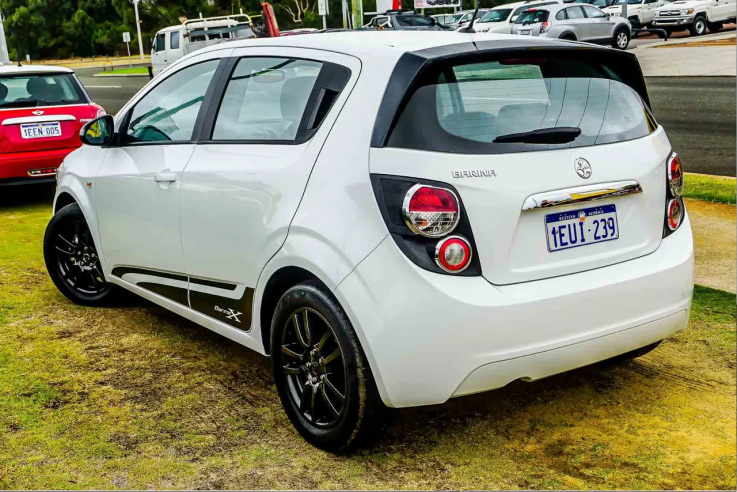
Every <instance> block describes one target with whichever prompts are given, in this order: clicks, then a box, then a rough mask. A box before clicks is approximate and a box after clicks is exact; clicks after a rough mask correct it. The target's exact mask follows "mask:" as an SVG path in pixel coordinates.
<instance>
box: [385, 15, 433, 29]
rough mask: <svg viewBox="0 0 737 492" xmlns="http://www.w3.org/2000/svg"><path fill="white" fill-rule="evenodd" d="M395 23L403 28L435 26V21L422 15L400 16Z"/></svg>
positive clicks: (395, 19) (395, 18)
mask: <svg viewBox="0 0 737 492" xmlns="http://www.w3.org/2000/svg"><path fill="white" fill-rule="evenodd" d="M394 23H396V24H397V25H398V26H401V27H425V26H432V25H434V23H435V20H434V19H431V18H430V17H425V16H422V15H398V16H396V17H394Z"/></svg>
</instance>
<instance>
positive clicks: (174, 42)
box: [170, 31, 179, 50]
mask: <svg viewBox="0 0 737 492" xmlns="http://www.w3.org/2000/svg"><path fill="white" fill-rule="evenodd" d="M170 44H171V49H173V50H178V49H179V32H178V31H174V32H172V33H171V39H170Z"/></svg>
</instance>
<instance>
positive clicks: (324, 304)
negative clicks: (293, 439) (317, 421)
mask: <svg viewBox="0 0 737 492" xmlns="http://www.w3.org/2000/svg"><path fill="white" fill-rule="evenodd" d="M302 307H309V308H312V309H314V310H315V311H317V312H318V313H320V314H321V315H322V316H323V317H324V318H325V320H326V321H327V322H328V323H329V324H330V326H331V327H332V328H333V331H334V333H335V336H336V338H337V340H338V343H339V344H340V347H341V349H342V352H343V358H344V361H345V363H346V364H347V372H348V377H347V381H348V394H347V395H346V397H347V399H346V405H347V407H346V411H345V412H344V414H343V415H342V416H341V418H340V420H339V422H338V423H336V424H335V425H334V426H332V427H330V428H327V429H319V428H317V427H315V426H313V425H312V424H311V423H310V422H308V421H307V419H305V418H304V417H303V416H302V414H301V413H300V412H299V410H298V409H297V408H296V406H295V403H294V401H293V400H292V398H291V397H290V395H289V394H288V390H287V388H286V386H285V378H284V376H283V373H282V353H281V337H282V331H283V329H284V326H285V324H286V322H287V320H288V319H289V316H290V315H291V314H292V313H293V312H294V311H295V310H297V309H299V308H302ZM271 354H272V355H271V360H272V371H273V374H274V382H275V384H276V388H277V392H278V394H279V398H280V400H281V402H282V406H283V407H284V410H285V411H286V413H287V416H288V417H289V420H290V421H291V422H292V425H294V427H295V428H296V429H297V431H298V432H299V433H300V434H301V435H302V437H304V438H305V439H306V440H307V441H308V442H310V443H311V444H313V445H314V446H317V447H318V448H321V449H324V450H326V451H333V452H336V451H341V450H344V449H346V448H347V447H348V446H349V445H350V444H351V443H352V441H353V440H354V439H355V437H356V434H357V432H358V430H359V427H360V425H359V424H360V422H359V421H360V419H361V416H362V413H363V409H364V406H365V404H366V393H367V392H366V383H367V382H366V378H365V376H364V374H363V372H364V359H363V355H362V354H361V351H360V349H359V347H358V342H357V340H356V337H355V332H354V331H353V327H352V326H351V324H350V321H348V317H347V316H346V314H345V312H344V311H343V309H342V308H341V307H340V305H339V304H338V302H337V301H336V300H335V299H334V298H333V296H332V295H331V294H329V293H327V292H326V291H325V290H324V289H322V288H321V287H320V286H318V285H316V284H312V283H305V284H299V285H297V286H295V287H292V288H291V289H289V290H288V291H287V292H286V293H285V294H284V295H283V296H282V298H281V299H280V301H279V304H278V305H277V307H276V310H275V311H274V316H273V319H272V324H271Z"/></svg>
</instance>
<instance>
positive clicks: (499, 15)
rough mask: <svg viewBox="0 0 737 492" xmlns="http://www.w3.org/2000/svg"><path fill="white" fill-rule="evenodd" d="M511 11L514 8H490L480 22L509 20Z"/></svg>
mask: <svg viewBox="0 0 737 492" xmlns="http://www.w3.org/2000/svg"><path fill="white" fill-rule="evenodd" d="M511 13H512V9H496V10H489V11H488V12H487V13H486V15H484V16H483V17H482V18H481V21H479V22H502V21H504V20H507V17H509V14H511Z"/></svg>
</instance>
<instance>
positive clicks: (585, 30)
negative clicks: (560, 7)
mask: <svg viewBox="0 0 737 492" xmlns="http://www.w3.org/2000/svg"><path fill="white" fill-rule="evenodd" d="M566 17H567V18H568V20H567V21H566V22H567V23H568V26H569V28H570V30H571V31H573V34H575V35H576V39H577V40H578V41H588V40H589V39H590V38H591V27H590V26H589V21H588V19H586V16H585V15H584V13H583V9H582V8H581V6H580V5H576V6H575V7H568V8H567V9H566Z"/></svg>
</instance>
